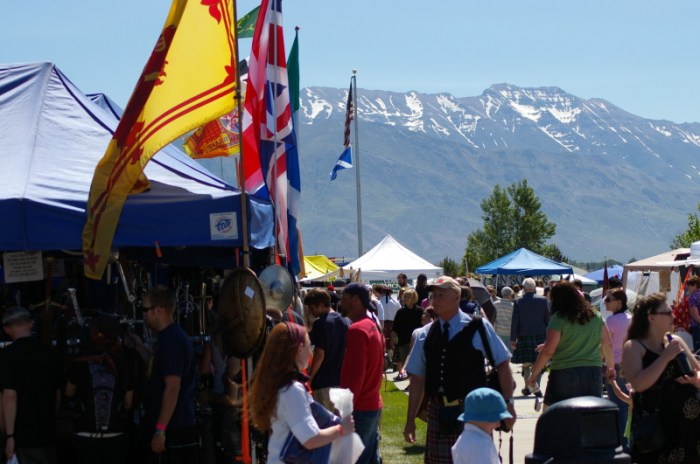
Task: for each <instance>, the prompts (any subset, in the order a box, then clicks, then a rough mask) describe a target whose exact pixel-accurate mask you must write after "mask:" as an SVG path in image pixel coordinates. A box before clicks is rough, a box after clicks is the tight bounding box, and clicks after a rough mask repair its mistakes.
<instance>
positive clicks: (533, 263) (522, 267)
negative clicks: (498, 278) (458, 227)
mask: <svg viewBox="0 0 700 464" xmlns="http://www.w3.org/2000/svg"><path fill="white" fill-rule="evenodd" d="M475 272H476V273H477V274H486V275H488V274H491V275H519V276H544V275H551V274H559V275H561V274H573V273H574V271H573V270H572V269H571V266H566V265H563V264H560V263H558V262H556V261H553V260H551V259H549V258H545V257H544V256H540V255H538V254H537V253H533V252H532V251H530V250H528V249H527V248H520V249H518V250H515V251H514V252H512V253H510V254H507V255H505V256H501V257H500V258H498V259H496V260H494V261H491V262H490V263H488V264H484V265H483V266H480V267H478V268H477V269H476V271H475Z"/></svg>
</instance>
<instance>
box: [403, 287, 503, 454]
mask: <svg viewBox="0 0 700 464" xmlns="http://www.w3.org/2000/svg"><path fill="white" fill-rule="evenodd" d="M428 289H429V290H430V291H431V292H432V302H433V309H434V310H435V313H436V314H437V316H438V318H439V319H438V320H437V321H435V322H433V323H431V324H428V325H426V326H425V327H423V328H421V329H420V330H419V332H418V334H417V337H416V341H415V344H414V346H413V350H412V351H411V354H410V358H409V363H408V365H407V366H406V370H407V371H408V373H409V374H410V375H411V383H410V389H409V396H408V413H407V417H406V426H405V428H404V438H405V439H406V441H407V442H409V443H414V442H415V433H416V422H415V418H416V415H417V414H418V411H419V409H420V405H421V402H422V400H423V397H424V396H427V398H428V436H427V440H426V447H425V463H426V464H440V463H446V462H448V463H451V462H452V454H451V452H450V448H451V447H452V445H454V443H455V442H456V441H457V438H458V437H459V434H460V433H461V432H462V427H460V426H459V425H458V424H452V422H453V421H445V420H444V419H445V416H446V415H447V414H449V409H446V408H449V407H451V406H452V407H454V408H453V409H454V410H459V409H460V408H462V406H461V405H462V403H463V401H464V397H465V396H466V395H467V394H468V393H469V392H470V391H472V390H475V389H476V388H479V387H484V386H486V374H485V371H484V359H485V357H486V356H487V354H486V350H485V348H484V343H483V342H482V339H481V336H480V335H479V332H478V331H477V324H476V323H472V320H473V319H472V316H469V315H468V314H466V313H464V312H462V311H460V310H459V298H460V294H461V289H460V286H459V283H458V282H457V281H456V280H454V279H453V278H451V277H448V276H442V277H440V278H439V279H438V280H437V281H435V283H433V284H432V285H430V286H429V287H428ZM482 321H483V325H484V328H485V332H486V336H487V338H488V344H489V346H490V348H491V352H492V354H493V358H494V361H495V364H496V367H497V369H498V379H499V381H500V385H501V390H502V391H503V396H504V398H505V400H506V403H507V404H508V411H509V412H510V413H511V415H512V416H513V419H509V420H507V421H506V425H507V427H508V428H511V427H512V426H513V423H514V422H515V417H516V415H515V408H514V407H513V398H512V394H513V373H512V372H511V370H510V352H509V351H508V348H506V346H505V345H504V344H503V341H502V340H501V339H500V337H499V336H498V335H497V334H496V332H495V331H494V329H493V327H492V326H491V324H490V323H489V322H488V321H487V320H486V319H482ZM445 413H447V414H445ZM441 418H442V419H443V420H442V421H440V419H441Z"/></svg>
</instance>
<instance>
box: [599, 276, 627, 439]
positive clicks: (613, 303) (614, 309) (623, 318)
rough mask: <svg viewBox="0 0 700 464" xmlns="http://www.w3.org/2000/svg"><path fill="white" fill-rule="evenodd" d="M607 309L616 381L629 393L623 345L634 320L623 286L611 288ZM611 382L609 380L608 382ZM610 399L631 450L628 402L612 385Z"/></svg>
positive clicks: (621, 435) (609, 392) (619, 426)
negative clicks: (614, 406) (626, 426)
mask: <svg viewBox="0 0 700 464" xmlns="http://www.w3.org/2000/svg"><path fill="white" fill-rule="evenodd" d="M603 303H604V304H605V309H606V310H607V311H608V313H610V314H611V315H610V316H608V318H607V319H605V325H606V326H607V328H608V332H610V338H611V339H612V347H613V358H614V360H615V382H617V386H618V387H620V390H621V391H622V392H623V393H625V394H627V393H629V392H628V391H627V386H626V385H627V379H626V378H625V376H624V373H623V372H622V367H621V364H620V363H622V346H623V345H624V344H625V340H626V339H627V330H628V329H629V326H630V323H631V322H632V315H631V314H630V313H628V312H627V293H625V290H624V289H623V288H622V287H617V288H614V289H612V290H609V291H608V293H607V294H606V295H605V298H604V299H603ZM608 383H609V382H608ZM608 399H609V400H610V401H612V402H613V403H615V404H616V405H617V407H618V408H619V410H620V413H619V414H618V416H617V427H618V433H619V436H620V437H622V446H623V447H624V448H625V452H628V450H629V443H628V440H627V438H625V437H624V433H625V424H627V404H626V403H625V402H624V401H622V400H621V399H620V398H618V397H617V395H615V394H614V393H613V391H612V387H610V388H609V389H608Z"/></svg>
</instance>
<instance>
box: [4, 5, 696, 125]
mask: <svg viewBox="0 0 700 464" xmlns="http://www.w3.org/2000/svg"><path fill="white" fill-rule="evenodd" d="M257 4H258V3H257V2H255V1H253V0H240V1H239V2H238V10H239V16H242V15H243V14H245V13H246V12H248V11H249V10H250V9H251V8H253V7H254V6H255V5H257ZM169 6H170V1H169V0H119V1H94V0H92V1H88V0H61V1H48V0H33V1H23V2H21V1H12V2H5V3H4V4H3V14H2V15H1V16H0V62H2V63H16V62H27V61H52V62H54V63H56V64H57V65H58V67H59V68H60V69H61V70H63V72H64V73H65V74H66V75H68V77H69V78H71V80H72V81H73V82H74V83H75V84H76V85H78V86H79V87H80V88H81V89H82V90H83V91H84V92H86V93H88V92H105V93H107V94H108V95H110V96H111V97H112V98H113V99H114V100H115V101H117V103H119V104H121V105H122V106H123V105H124V104H125V103H126V101H127V100H128V98H129V95H130V94H131V91H132V89H133V86H134V83H135V82H136V80H137V78H138V76H139V74H140V72H141V69H142V68H143V65H144V64H145V62H146V60H147V58H148V55H149V54H150V51H151V49H152V48H153V45H154V43H155V41H156V38H157V37H158V34H159V33H160V30H161V27H162V25H163V22H164V19H165V16H166V15H167V12H168V9H169ZM283 6H284V11H285V28H286V35H287V47H289V46H290V45H291V42H292V36H293V32H294V26H299V27H301V31H300V51H301V66H302V68H301V78H302V82H301V84H302V86H316V85H320V86H328V87H338V88H344V87H347V85H348V82H349V78H350V75H351V72H352V69H357V70H358V74H357V76H358V77H357V80H358V87H360V88H369V89H381V90H393V91H400V92H403V91H408V90H416V91H419V92H426V93H438V92H449V93H451V94H453V95H455V96H457V97H466V96H474V95H479V94H481V92H482V91H483V90H484V89H486V88H488V87H489V86H490V85H491V84H494V83H502V82H507V83H510V84H515V85H519V86H551V85H556V86H559V87H561V88H562V89H564V90H566V91H568V92H570V93H572V94H574V95H577V96H579V97H583V98H593V97H596V98H603V99H606V100H608V101H610V102H612V103H614V104H615V105H617V106H620V107H621V108H623V109H625V110H627V111H629V112H631V113H634V114H638V115H640V116H643V117H647V118H652V119H669V120H671V121H674V122H691V121H692V122H700V90H699V89H700V87H699V83H700V79H699V77H700V76H699V74H700V60H699V59H698V50H700V34H698V33H697V21H698V19H699V18H700V2H698V1H697V0H673V1H670V2H669V1H650V0H637V1H631V0H613V1H610V0H605V1H604V0H585V1H578V0H564V1H562V0H536V1H525V0H493V1H488V2H487V1H479V2H477V1H473V0H459V1H458V0H450V1H443V2H425V1H421V2H418V1H416V0H404V1H402V2H397V1H387V0H353V1H351V2H342V3H341V2H339V1H334V0H285V2H284V4H283ZM240 50H241V54H242V55H247V54H248V53H249V50H250V40H242V41H241V43H240Z"/></svg>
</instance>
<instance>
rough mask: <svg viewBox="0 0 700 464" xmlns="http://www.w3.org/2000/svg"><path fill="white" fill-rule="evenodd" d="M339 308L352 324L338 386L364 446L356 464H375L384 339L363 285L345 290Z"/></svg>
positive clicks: (380, 406) (348, 287)
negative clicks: (349, 400)
mask: <svg viewBox="0 0 700 464" xmlns="http://www.w3.org/2000/svg"><path fill="white" fill-rule="evenodd" d="M340 304H341V307H342V312H343V314H344V315H345V316H347V317H348V318H349V319H350V320H351V321H352V324H351V325H350V328H349V329H348V332H347V336H346V342H345V356H344V357H343V367H342V369H341V371H340V386H341V387H343V388H349V389H350V391H351V392H352V393H353V396H354V399H353V413H352V415H353V419H354V420H355V431H356V432H357V433H358V434H359V435H360V438H361V439H362V443H363V444H364V445H365V450H364V451H363V452H362V454H361V455H360V458H359V459H358V460H357V464H377V463H378V462H379V449H378V438H379V433H378V427H379V416H380V415H381V412H382V397H381V396H380V395H379V389H380V387H381V383H382V374H383V369H384V337H383V335H382V331H381V328H380V327H379V325H378V324H377V322H376V321H375V320H374V319H372V318H371V317H370V316H369V314H368V310H369V308H370V292H369V289H368V288H367V287H365V285H364V284H361V283H357V282H353V283H351V284H350V285H348V286H346V287H345V289H344V290H343V296H342V298H341V300H340Z"/></svg>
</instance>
